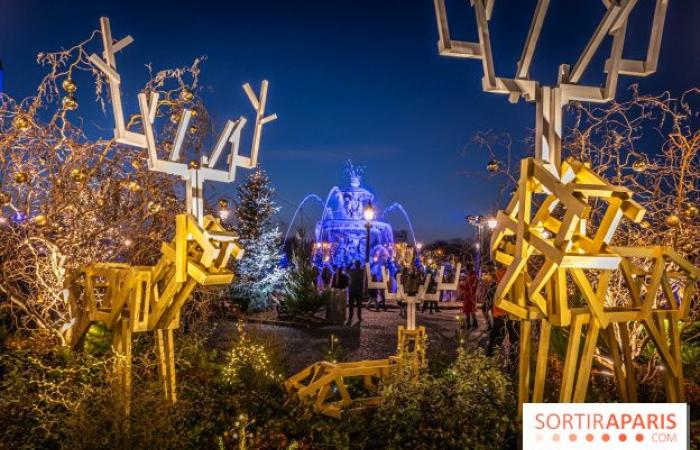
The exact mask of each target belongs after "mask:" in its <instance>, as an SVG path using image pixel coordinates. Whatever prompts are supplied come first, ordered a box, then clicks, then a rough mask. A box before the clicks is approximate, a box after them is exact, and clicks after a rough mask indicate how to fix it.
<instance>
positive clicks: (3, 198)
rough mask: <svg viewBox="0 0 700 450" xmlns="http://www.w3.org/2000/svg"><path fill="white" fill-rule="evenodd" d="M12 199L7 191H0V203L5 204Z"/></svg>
mask: <svg viewBox="0 0 700 450" xmlns="http://www.w3.org/2000/svg"><path fill="white" fill-rule="evenodd" d="M11 201H12V197H10V194H8V193H7V192H0V205H7V204H8V203H10V202H11Z"/></svg>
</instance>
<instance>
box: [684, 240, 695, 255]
mask: <svg viewBox="0 0 700 450" xmlns="http://www.w3.org/2000/svg"><path fill="white" fill-rule="evenodd" d="M681 249H682V250H683V251H684V252H686V253H693V251H694V250H695V246H694V245H693V243H692V242H688V243H686V244H683V247H681Z"/></svg>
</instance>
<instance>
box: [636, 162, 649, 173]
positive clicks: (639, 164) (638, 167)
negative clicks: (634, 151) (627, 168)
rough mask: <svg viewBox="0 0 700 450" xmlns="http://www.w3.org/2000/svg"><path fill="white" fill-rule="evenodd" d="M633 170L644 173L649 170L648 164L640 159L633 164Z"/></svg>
mask: <svg viewBox="0 0 700 450" xmlns="http://www.w3.org/2000/svg"><path fill="white" fill-rule="evenodd" d="M632 170H634V171H635V172H637V173H641V172H644V171H645V170H647V163H646V161H644V160H643V159H638V160H636V161H635V162H634V163H632Z"/></svg>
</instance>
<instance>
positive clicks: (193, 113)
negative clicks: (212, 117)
mask: <svg viewBox="0 0 700 450" xmlns="http://www.w3.org/2000/svg"><path fill="white" fill-rule="evenodd" d="M190 113H191V114H192V118H193V119H195V118H197V116H198V115H199V111H197V110H196V109H193V110H192V111H190Z"/></svg>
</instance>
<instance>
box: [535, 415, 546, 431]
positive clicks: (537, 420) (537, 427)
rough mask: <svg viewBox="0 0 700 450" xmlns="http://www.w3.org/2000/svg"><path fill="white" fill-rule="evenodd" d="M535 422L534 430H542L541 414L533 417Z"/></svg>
mask: <svg viewBox="0 0 700 450" xmlns="http://www.w3.org/2000/svg"><path fill="white" fill-rule="evenodd" d="M535 422H537V423H536V424H535V429H536V430H541V429H543V428H544V422H543V421H542V414H541V413H540V414H536V415H535Z"/></svg>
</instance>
